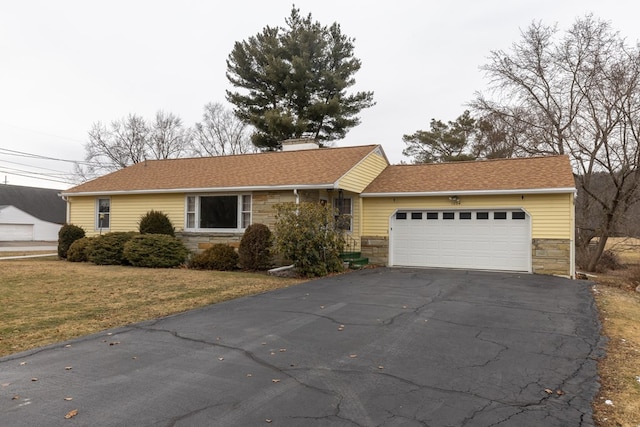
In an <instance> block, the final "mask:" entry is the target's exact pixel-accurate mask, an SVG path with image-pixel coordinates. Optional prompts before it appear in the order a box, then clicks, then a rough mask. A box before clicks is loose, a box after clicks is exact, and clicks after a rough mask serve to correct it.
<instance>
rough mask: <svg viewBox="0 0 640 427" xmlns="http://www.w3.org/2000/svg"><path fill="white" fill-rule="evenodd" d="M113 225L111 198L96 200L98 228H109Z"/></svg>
mask: <svg viewBox="0 0 640 427" xmlns="http://www.w3.org/2000/svg"><path fill="white" fill-rule="evenodd" d="M110 226H111V199H109V198H99V199H97V200H96V229H97V230H108V229H109V227H110Z"/></svg>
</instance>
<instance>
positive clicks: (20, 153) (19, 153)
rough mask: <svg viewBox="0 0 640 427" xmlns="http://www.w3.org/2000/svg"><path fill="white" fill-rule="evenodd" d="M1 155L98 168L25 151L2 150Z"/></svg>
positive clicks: (85, 163)
mask: <svg viewBox="0 0 640 427" xmlns="http://www.w3.org/2000/svg"><path fill="white" fill-rule="evenodd" d="M0 154H5V155H8V156H17V157H27V158H31V159H40V160H52V161H55V162H66V163H73V164H83V165H87V166H98V164H97V163H92V162H85V161H82V160H68V159H59V158H56V157H49V156H43V155H40V154H34V153H27V152H24V151H17V150H10V149H8V148H0Z"/></svg>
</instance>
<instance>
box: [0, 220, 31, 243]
mask: <svg viewBox="0 0 640 427" xmlns="http://www.w3.org/2000/svg"><path fill="white" fill-rule="evenodd" d="M16 240H20V241H25V240H33V224H0V241H3V242H11V241H16Z"/></svg>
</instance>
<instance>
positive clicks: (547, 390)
mask: <svg viewBox="0 0 640 427" xmlns="http://www.w3.org/2000/svg"><path fill="white" fill-rule="evenodd" d="M544 392H545V393H547V394H552V393H553V390H551V389H550V388H545V389H544Z"/></svg>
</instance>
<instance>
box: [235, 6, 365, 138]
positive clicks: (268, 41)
mask: <svg viewBox="0 0 640 427" xmlns="http://www.w3.org/2000/svg"><path fill="white" fill-rule="evenodd" d="M285 22H286V26H285V27H269V26H267V27H265V28H264V29H263V30H262V32H260V33H258V34H256V35H255V36H251V37H249V38H248V39H247V40H244V41H241V42H236V43H235V46H234V48H233V50H232V51H231V53H230V54H229V57H228V59H227V78H228V79H229V81H230V82H231V84H232V85H233V86H234V87H235V88H237V89H241V90H240V91H227V100H228V101H229V102H231V103H232V104H233V105H234V106H235V113H236V115H237V116H238V117H239V118H240V119H241V120H243V121H245V122H246V123H248V124H251V125H252V126H253V127H254V128H255V132H254V134H253V135H252V137H251V138H252V142H253V143H254V145H256V146H257V147H259V148H261V149H267V150H277V149H279V148H281V143H282V141H283V140H285V139H289V138H300V137H311V138H314V139H316V140H317V141H318V142H320V143H322V142H323V141H333V140H336V139H341V138H344V136H345V135H346V133H347V132H348V130H349V129H351V128H352V127H354V126H356V125H358V124H359V123H360V119H359V118H358V117H357V115H358V113H359V112H360V111H361V110H362V109H364V108H368V107H371V106H373V105H374V104H375V103H374V101H373V92H356V93H348V92H347V89H348V88H350V87H351V86H353V85H354V84H355V79H354V77H353V76H354V74H355V73H356V72H357V71H358V70H359V69H360V66H361V62H360V60H359V59H357V58H355V57H354V54H353V49H354V45H353V43H354V39H352V38H349V37H347V36H345V35H344V34H342V32H341V30H340V25H339V24H337V23H333V24H332V25H331V26H330V27H327V26H323V25H321V24H320V23H319V22H317V21H315V22H314V21H313V20H312V18H311V14H309V15H307V16H306V17H303V16H301V15H300V9H296V8H295V7H294V8H293V9H292V10H291V15H290V16H289V17H288V18H287V19H285Z"/></svg>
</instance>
